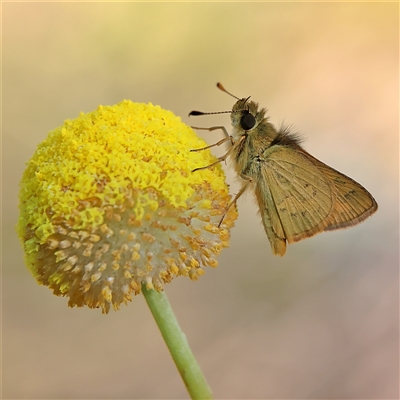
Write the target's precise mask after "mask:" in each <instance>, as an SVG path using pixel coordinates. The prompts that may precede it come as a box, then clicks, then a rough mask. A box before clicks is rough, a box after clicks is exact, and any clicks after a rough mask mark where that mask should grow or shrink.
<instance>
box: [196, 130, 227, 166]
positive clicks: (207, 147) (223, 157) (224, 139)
mask: <svg viewBox="0 0 400 400" xmlns="http://www.w3.org/2000/svg"><path fill="white" fill-rule="evenodd" d="M192 128H193V129H200V130H204V131H214V130H217V129H221V130H222V131H223V132H224V135H225V137H224V138H223V139H222V140H220V141H219V142H217V143H214V144H212V145H210V146H206V147H202V148H200V149H192V150H190V151H202V150H206V149H209V148H211V147H214V146H220V145H221V144H223V143H225V142H227V141H228V140H230V141H231V145H232V147H231V148H230V149H229V150H228V151H227V152H226V154H224V155H223V156H222V157H219V158H218V161H215V162H214V163H212V164H210V165H206V166H205V167H200V168H195V169H194V170H193V171H192V172H195V171H200V170H202V169H206V168H210V167H212V166H213V165H215V164H218V163H220V162H222V161H225V160H226V159H227V158H228V156H229V154H230V153H231V151H232V149H233V144H234V141H233V138H232V136H230V135H229V133H228V132H227V130H226V129H225V127H224V126H213V127H211V128H198V127H196V126H192Z"/></svg>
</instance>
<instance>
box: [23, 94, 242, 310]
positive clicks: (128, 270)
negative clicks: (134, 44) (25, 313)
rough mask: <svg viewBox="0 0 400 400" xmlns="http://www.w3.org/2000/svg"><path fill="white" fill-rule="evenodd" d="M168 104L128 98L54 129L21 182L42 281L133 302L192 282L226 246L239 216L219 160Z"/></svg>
mask: <svg viewBox="0 0 400 400" xmlns="http://www.w3.org/2000/svg"><path fill="white" fill-rule="evenodd" d="M205 146H206V144H205V143H204V141H203V140H201V139H200V138H198V137H197V135H196V134H195V132H194V131H193V130H192V129H191V128H190V127H188V126H187V125H185V124H184V123H182V122H181V120H180V118H178V117H176V116H175V115H174V114H172V113H171V112H170V111H166V110H163V109H161V108H160V107H158V106H153V105H152V104H140V103H133V102H131V101H127V100H125V101H123V102H121V103H120V104H117V105H114V106H100V107H99V108H98V109H97V110H96V111H93V112H91V113H87V114H83V113H81V114H80V116H79V117H78V118H76V119H75V120H67V121H65V122H64V125H63V126H61V127H59V128H57V129H55V130H54V131H52V132H50V133H49V135H48V137H47V139H45V140H44V141H43V142H42V143H41V144H40V145H39V146H38V148H37V150H36V152H35V154H34V155H33V157H32V159H31V160H30V161H29V162H28V165H27V168H26V170H25V172H24V174H23V177H22V180H21V183H20V195H19V197H20V217H19V222H18V227H17V230H18V234H19V237H20V239H21V241H22V243H23V246H24V251H25V255H26V263H27V265H28V267H29V269H30V270H31V272H32V274H33V275H34V277H35V278H36V279H37V281H38V282H39V283H40V284H43V285H46V286H49V287H50V288H51V289H52V290H53V292H54V294H56V295H59V296H67V297H68V298H69V303H68V304H69V306H71V307H73V306H78V307H81V306H88V307H90V308H99V307H100V308H101V309H102V311H103V312H104V313H107V312H108V311H109V309H110V306H111V305H112V306H113V307H114V309H118V308H119V306H120V304H121V303H127V302H128V301H131V300H132V295H134V294H138V293H140V290H141V285H142V284H145V285H146V287H147V288H148V289H155V290H157V291H162V290H163V286H164V284H165V283H169V282H170V281H171V280H172V279H173V278H174V277H176V276H179V275H182V276H189V277H190V278H191V279H193V280H196V279H197V278H198V277H199V276H201V275H202V274H203V273H204V270H203V267H204V266H211V267H215V266H216V265H217V260H216V256H217V255H218V254H219V253H220V251H221V250H222V248H224V247H227V246H228V244H229V243H228V242H229V229H230V228H231V227H232V226H233V223H234V220H235V219H236V217H237V213H236V209H235V207H231V208H230V209H229V210H228V212H227V214H226V216H225V218H224V219H223V222H222V224H221V225H220V226H219V223H220V221H221V218H222V216H223V215H224V214H225V213H226V208H227V205H228V204H229V202H230V196H229V193H228V188H227V186H226V184H225V177H224V173H223V171H222V168H221V166H220V165H216V166H214V167H212V168H207V169H202V170H199V171H195V172H192V171H193V170H194V169H195V168H199V167H204V166H207V165H210V164H212V163H213V162H215V161H216V159H215V158H214V157H213V156H212V155H211V153H210V152H209V151H208V150H205V151H199V152H191V151H190V150H191V149H198V148H202V147H205Z"/></svg>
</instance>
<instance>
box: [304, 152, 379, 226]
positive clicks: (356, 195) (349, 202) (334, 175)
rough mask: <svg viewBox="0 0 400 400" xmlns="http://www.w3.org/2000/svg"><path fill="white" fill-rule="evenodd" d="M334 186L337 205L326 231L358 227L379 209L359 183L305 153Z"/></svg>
mask: <svg viewBox="0 0 400 400" xmlns="http://www.w3.org/2000/svg"><path fill="white" fill-rule="evenodd" d="M304 153H305V154H306V155H307V156H308V158H309V159H311V160H312V161H313V163H314V165H316V166H317V167H318V169H319V170H320V171H321V172H322V173H323V174H324V175H325V176H326V177H328V179H329V180H330V182H332V183H333V185H334V188H335V190H334V193H335V198H336V204H335V208H334V210H333V211H332V212H331V215H330V217H329V223H328V226H327V227H326V228H325V230H335V229H341V228H346V227H350V226H353V225H356V224H358V223H360V222H362V221H364V220H365V219H366V218H368V217H369V216H370V215H372V214H373V213H374V212H375V211H376V210H377V209H378V204H377V203H376V201H375V199H374V198H373V197H372V195H371V194H370V193H369V192H368V191H367V190H366V189H365V188H364V187H362V186H361V185H360V184H359V183H357V182H356V181H354V180H353V179H351V178H349V177H348V176H346V175H344V174H342V173H341V172H339V171H336V170H335V169H333V168H331V167H329V166H328V165H326V164H324V163H323V162H321V161H319V160H317V159H316V158H314V157H313V156H311V155H310V154H308V153H306V152H304Z"/></svg>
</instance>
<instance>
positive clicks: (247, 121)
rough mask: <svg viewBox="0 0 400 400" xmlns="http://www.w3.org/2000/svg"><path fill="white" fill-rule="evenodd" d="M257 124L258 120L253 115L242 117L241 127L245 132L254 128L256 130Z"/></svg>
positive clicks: (248, 114)
mask: <svg viewBox="0 0 400 400" xmlns="http://www.w3.org/2000/svg"><path fill="white" fill-rule="evenodd" d="M255 124H256V118H255V117H254V115H253V114H250V113H249V112H247V113H246V114H244V115H243V116H242V118H241V119H240V126H241V127H242V128H243V129H244V130H245V131H248V130H250V129H252V128H254V125H255Z"/></svg>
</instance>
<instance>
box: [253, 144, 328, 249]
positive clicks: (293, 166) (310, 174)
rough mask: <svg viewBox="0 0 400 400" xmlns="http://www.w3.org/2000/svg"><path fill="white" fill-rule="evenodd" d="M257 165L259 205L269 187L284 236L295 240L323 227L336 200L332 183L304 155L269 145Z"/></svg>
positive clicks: (290, 240) (291, 149)
mask: <svg viewBox="0 0 400 400" xmlns="http://www.w3.org/2000/svg"><path fill="white" fill-rule="evenodd" d="M260 167H261V169H260V171H261V179H260V180H259V181H258V182H257V184H256V185H257V186H259V189H258V190H257V191H256V193H257V196H260V197H261V198H260V199H259V204H260V205H261V204H263V202H264V200H265V199H264V198H263V196H264V193H266V192H267V189H266V187H268V188H269V189H268V190H269V191H270V192H271V197H272V199H273V202H274V204H275V208H276V211H277V215H278V217H279V220H280V223H281V225H282V228H283V232H284V236H283V238H284V239H286V240H287V241H288V242H289V243H293V242H297V241H299V240H301V239H304V238H306V237H310V236H313V235H315V234H316V233H318V232H321V230H323V229H324V228H325V227H326V225H327V218H328V216H329V215H330V214H331V211H332V209H333V207H334V201H335V200H334V197H333V193H332V184H331V183H330V182H329V179H327V177H326V176H324V174H322V173H321V172H320V170H319V169H318V168H317V167H315V166H314V165H313V163H312V162H311V161H310V160H309V159H308V158H307V157H306V156H305V155H303V154H302V153H300V152H299V151H298V150H296V149H293V148H290V147H286V146H279V145H277V146H272V147H270V148H269V149H267V150H266V151H265V152H264V160H263V162H262V163H261V165H260Z"/></svg>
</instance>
